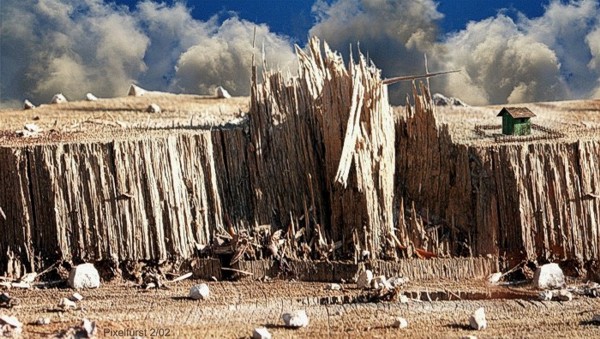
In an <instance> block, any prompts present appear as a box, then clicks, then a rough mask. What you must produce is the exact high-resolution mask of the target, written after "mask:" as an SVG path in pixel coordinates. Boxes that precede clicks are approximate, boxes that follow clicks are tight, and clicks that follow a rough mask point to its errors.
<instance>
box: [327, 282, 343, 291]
mask: <svg viewBox="0 0 600 339" xmlns="http://www.w3.org/2000/svg"><path fill="white" fill-rule="evenodd" d="M327 289H330V290H332V291H339V290H341V289H342V285H340V284H329V285H328V286H327Z"/></svg>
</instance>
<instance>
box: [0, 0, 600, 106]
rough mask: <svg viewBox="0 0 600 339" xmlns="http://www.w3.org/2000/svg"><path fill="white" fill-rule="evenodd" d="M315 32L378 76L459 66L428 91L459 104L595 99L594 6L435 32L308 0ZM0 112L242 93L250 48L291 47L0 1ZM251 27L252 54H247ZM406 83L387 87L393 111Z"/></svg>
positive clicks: (144, 6)
mask: <svg viewBox="0 0 600 339" xmlns="http://www.w3.org/2000/svg"><path fill="white" fill-rule="evenodd" d="M313 13H314V15H315V20H316V21H315V24H314V26H313V27H312V28H311V29H310V31H309V32H308V34H309V35H317V36H319V37H321V38H322V39H323V40H326V41H328V43H329V44H330V45H331V46H332V47H333V48H334V49H336V50H338V51H340V52H342V54H344V56H345V57H346V58H347V57H348V56H349V54H350V50H351V47H350V46H351V45H352V46H353V50H354V53H356V50H357V49H360V50H361V51H362V52H363V53H365V54H367V55H368V57H369V58H370V59H372V60H373V62H374V63H375V64H376V65H377V66H378V67H379V68H381V69H382V70H383V74H384V76H387V77H391V76H396V75H407V74H420V73H422V72H423V71H424V63H423V61H424V59H423V55H424V54H425V53H426V54H427V56H428V59H429V70H430V71H439V70H449V69H461V70H462V72H461V73H460V74H452V75H448V76H444V77H439V78H435V79H433V80H432V81H431V87H432V90H433V91H435V92H442V93H444V94H446V95H449V96H455V97H459V98H462V99H463V100H465V101H466V102H467V103H469V104H488V103H494V104H498V103H505V102H510V103H518V102H526V101H542V100H560V99H570V98H590V97H596V98H600V80H599V79H600V4H599V0H580V1H570V2H564V1H559V0H553V1H552V2H551V3H550V4H549V5H548V7H547V8H546V10H545V13H544V14H543V15H542V16H541V17H539V18H527V17H524V16H523V15H516V16H515V15H512V16H511V15H509V14H510V13H509V12H503V11H501V12H500V13H498V14H497V15H496V16H494V17H491V18H487V19H484V20H481V21H479V22H470V23H469V24H468V25H467V27H466V28H465V29H464V30H462V31H459V32H452V33H449V34H445V35H444V33H443V32H439V31H438V24H439V21H440V20H441V19H442V18H443V14H442V13H440V12H439V11H438V10H437V4H436V2H435V1H434V0H411V1H408V0H339V1H335V2H331V1H328V2H325V1H323V0H317V1H316V3H315V4H314V6H313ZM0 22H1V30H0V51H1V62H0V64H1V67H0V105H7V104H12V105H15V104H16V105H20V103H21V102H22V100H23V99H25V98H28V99H30V100H32V101H33V102H34V103H36V104H37V103H44V102H48V101H49V100H50V98H51V97H52V96H53V95H54V94H55V93H58V92H63V93H64V94H65V95H66V96H67V97H68V98H70V99H81V98H83V96H84V94H85V93H86V92H93V93H95V94H96V95H97V96H101V97H102V96H104V97H110V96H121V95H124V93H125V92H126V90H127V87H128V85H129V84H130V83H132V82H135V83H137V84H139V85H140V86H142V87H146V88H148V89H151V90H163V91H166V90H168V91H174V92H186V93H200V94H208V93H211V92H212V91H213V90H214V88H215V87H216V86H219V85H222V86H224V87H226V88H227V89H228V90H229V91H230V92H231V93H232V94H234V95H247V94H248V93H249V78H250V62H251V54H252V53H253V52H255V53H257V55H260V53H261V50H262V49H263V46H264V50H265V52H266V56H267V63H268V64H269V66H271V67H276V68H281V69H286V68H289V69H291V70H292V71H294V70H295V67H296V66H295V64H294V62H295V58H294V56H293V53H292V51H293V50H292V43H291V39H289V38H287V37H284V36H281V35H277V34H275V33H273V32H271V31H270V29H269V27H268V26H266V25H265V24H257V23H252V22H249V21H245V20H242V19H239V18H237V17H236V16H235V15H230V16H227V17H213V18H212V19H210V20H208V21H201V20H197V19H194V18H193V17H192V15H191V12H190V9H189V8H188V7H187V6H186V5H185V4H184V3H179V2H176V3H174V4H172V5H165V4H162V3H157V2H153V1H150V0H147V1H143V2H140V3H138V4H137V6H136V7H135V8H133V9H129V8H128V7H123V6H117V5H114V4H110V3H107V2H105V1H103V0H64V1H60V0H37V1H34V0H18V1H17V0H2V11H0ZM255 31H256V48H255V49H254V50H253V49H252V41H253V39H254V32H255ZM407 90H408V85H407V84H403V85H393V86H392V87H391V88H390V97H391V99H392V101H393V103H395V104H398V103H403V100H404V98H405V93H406V92H407Z"/></svg>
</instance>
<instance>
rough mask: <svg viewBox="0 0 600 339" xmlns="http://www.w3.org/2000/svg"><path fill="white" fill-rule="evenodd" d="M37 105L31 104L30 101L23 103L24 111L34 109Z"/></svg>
mask: <svg viewBox="0 0 600 339" xmlns="http://www.w3.org/2000/svg"><path fill="white" fill-rule="evenodd" d="M34 108H35V105H34V104H32V103H31V101H29V100H25V101H23V109H34Z"/></svg>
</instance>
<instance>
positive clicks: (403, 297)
mask: <svg viewBox="0 0 600 339" xmlns="http://www.w3.org/2000/svg"><path fill="white" fill-rule="evenodd" d="M408 301H409V299H408V297H407V296H406V295H405V294H400V303H401V304H407V303H408Z"/></svg>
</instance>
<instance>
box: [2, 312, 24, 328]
mask: <svg viewBox="0 0 600 339" xmlns="http://www.w3.org/2000/svg"><path fill="white" fill-rule="evenodd" d="M0 324H6V325H9V326H11V327H13V328H21V327H23V324H22V323H21V322H20V321H19V319H17V317H12V316H10V315H0Z"/></svg>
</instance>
